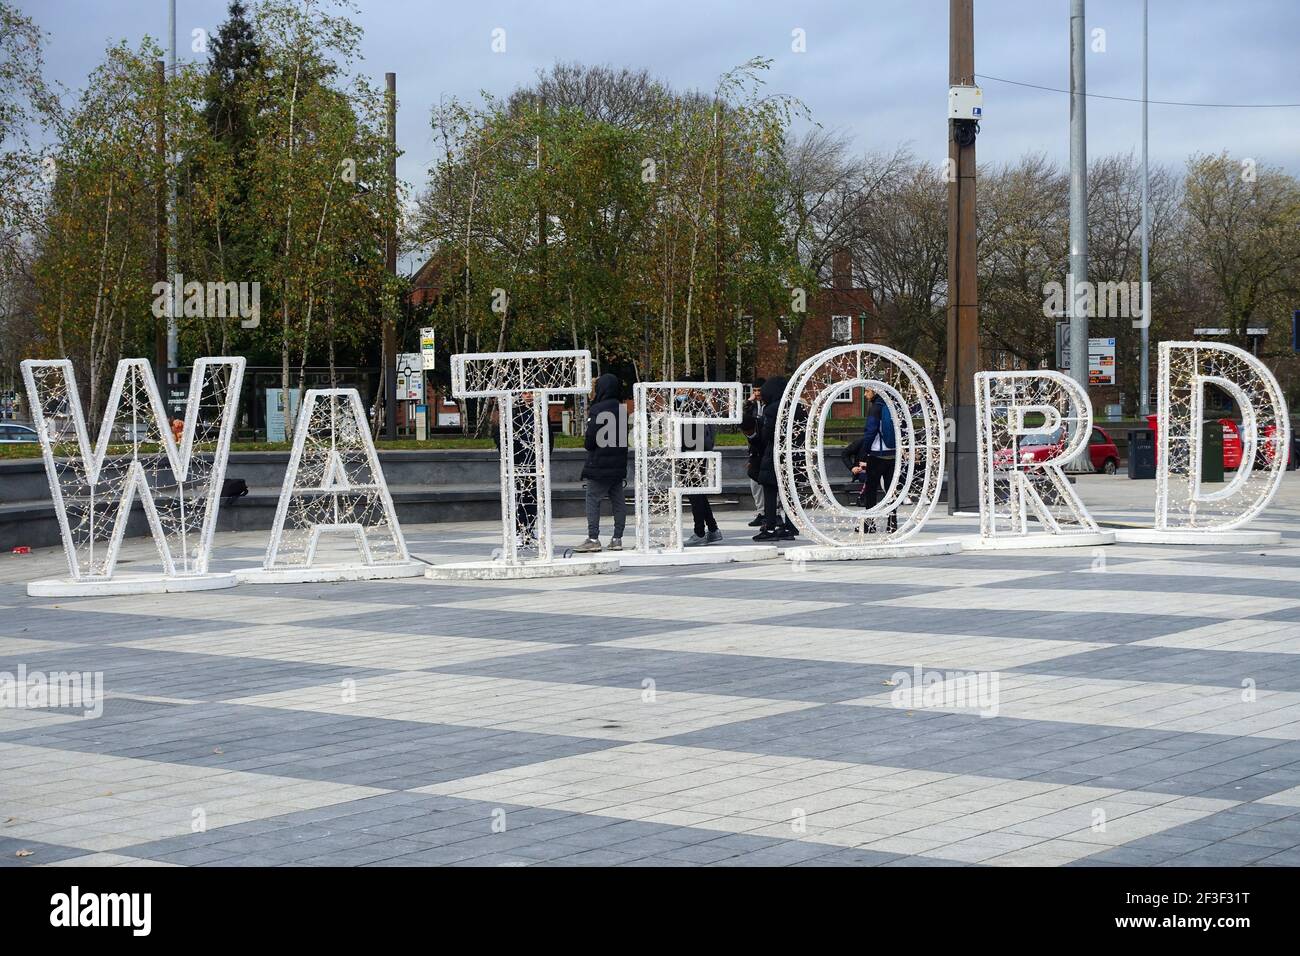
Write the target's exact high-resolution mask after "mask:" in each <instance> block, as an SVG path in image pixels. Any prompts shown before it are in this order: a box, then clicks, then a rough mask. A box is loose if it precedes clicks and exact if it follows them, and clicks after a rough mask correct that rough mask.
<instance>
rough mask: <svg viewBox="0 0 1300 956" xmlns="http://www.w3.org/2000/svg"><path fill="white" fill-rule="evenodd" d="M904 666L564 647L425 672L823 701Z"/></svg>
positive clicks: (853, 692) (869, 688) (855, 692)
mask: <svg viewBox="0 0 1300 956" xmlns="http://www.w3.org/2000/svg"><path fill="white" fill-rule="evenodd" d="M904 666H906V667H910V666H911V665H910V664H909V665H903V664H901V663H879V664H845V663H842V662H832V661H808V660H794V659H790V658H779V657H749V656H746V655H741V654H704V653H699V652H686V651H660V650H645V649H639V648H632V647H566V648H555V649H551V650H546V651H542V652H539V653H535V654H520V655H516V656H510V657H497V658H493V659H491V660H481V661H468V662H465V663H463V664H453V665H448V666H445V667H435V668H430V670H433V671H435V672H438V673H447V674H475V675H479V676H483V677H508V678H517V679H522V680H539V681H557V682H564V683H578V684H597V685H600V686H604V687H629V688H641V687H642V686H643V683H642V682H643V681H645V680H647V679H652V680H653V681H654V682H655V689H656V690H657V691H679V692H680V691H690V692H693V693H701V694H723V695H731V696H737V697H757V698H769V699H775V700H806V701H817V702H827V703H829V702H832V701H838V700H851V699H853V698H857V697H862V696H864V695H865V694H868V693H871V692H873V691H875V690H876V689H877V688H879V687H880V686H881V683H882V681H884V680H887V679H888V678H889V676H890V675H891V674H894V673H895V672H897V671H898V670H899V669H900V668H901V667H904Z"/></svg>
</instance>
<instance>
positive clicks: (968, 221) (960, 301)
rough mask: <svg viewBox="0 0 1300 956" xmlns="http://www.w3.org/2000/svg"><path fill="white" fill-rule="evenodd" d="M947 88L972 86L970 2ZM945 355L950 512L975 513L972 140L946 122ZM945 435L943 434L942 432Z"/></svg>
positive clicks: (961, 5) (953, 14) (958, 12)
mask: <svg viewBox="0 0 1300 956" xmlns="http://www.w3.org/2000/svg"><path fill="white" fill-rule="evenodd" d="M948 85H949V86H973V85H975V11H974V0H950V2H949V9H948ZM948 160H949V167H950V168H951V169H952V170H953V171H955V173H956V175H954V176H950V177H949V182H948V355H947V379H948V387H947V388H946V389H945V391H946V393H947V396H946V397H947V406H948V407H947V414H948V415H949V416H950V419H951V422H952V426H951V427H952V434H951V438H950V439H949V440H950V441H951V445H950V446H949V449H950V450H949V454H948V461H947V466H948V467H947V471H948V512H949V514H952V513H954V512H957V511H975V510H977V509H978V508H979V470H978V460H977V459H978V451H977V446H976V443H975V373H976V371H978V370H979V295H978V286H977V285H976V281H975V280H976V272H975V141H974V139H973V138H971V139H963V140H962V141H960V142H959V141H958V138H957V130H956V121H950V122H949V123H948ZM945 430H946V429H945Z"/></svg>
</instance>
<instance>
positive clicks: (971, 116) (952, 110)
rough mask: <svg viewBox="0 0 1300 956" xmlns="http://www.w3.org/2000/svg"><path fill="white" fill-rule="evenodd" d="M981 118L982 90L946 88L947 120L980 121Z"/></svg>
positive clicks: (971, 87) (967, 87)
mask: <svg viewBox="0 0 1300 956" xmlns="http://www.w3.org/2000/svg"><path fill="white" fill-rule="evenodd" d="M983 118H984V91H983V90H981V89H980V88H979V87H978V86H950V87H948V119H955V120H981V119H983Z"/></svg>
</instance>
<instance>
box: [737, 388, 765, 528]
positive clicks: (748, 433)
mask: <svg viewBox="0 0 1300 956" xmlns="http://www.w3.org/2000/svg"><path fill="white" fill-rule="evenodd" d="M764 381H766V379H762V378H756V379H754V384H753V386H752V387H751V389H750V393H749V401H747V402H746V403H745V405H744V408H743V409H742V410H741V413H740V433H741V434H742V435H744V436H745V441H746V443H747V444H748V445H749V462H748V464H747V465H746V468H745V473H746V475H747V477H748V478H749V493H750V495H752V496H753V498H754V507H755V508H757V509H758V511H757V513H756V514H755V515H754V520H753V521H751V522H750V523H749V526H750V527H751V528H758V527H761V526H762V524H763V486H762V485H761V484H760V483H759V481H758V468H759V465H760V464H761V460H762V457H763V455H762V448H761V447H760V446H759V445H758V444H756V443H757V442H759V441H761V439H760V438H759V434H758V428H759V423H760V419H761V418H762V416H763V399H762V395H761V392H762V389H763V382H764Z"/></svg>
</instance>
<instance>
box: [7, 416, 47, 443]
mask: <svg viewBox="0 0 1300 956" xmlns="http://www.w3.org/2000/svg"><path fill="white" fill-rule="evenodd" d="M40 440H41V436H40V435H38V434H36V429H34V428H29V427H28V426H26V425H16V424H14V423H12V422H0V445H12V444H14V443H16V442H26V441H40Z"/></svg>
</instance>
